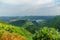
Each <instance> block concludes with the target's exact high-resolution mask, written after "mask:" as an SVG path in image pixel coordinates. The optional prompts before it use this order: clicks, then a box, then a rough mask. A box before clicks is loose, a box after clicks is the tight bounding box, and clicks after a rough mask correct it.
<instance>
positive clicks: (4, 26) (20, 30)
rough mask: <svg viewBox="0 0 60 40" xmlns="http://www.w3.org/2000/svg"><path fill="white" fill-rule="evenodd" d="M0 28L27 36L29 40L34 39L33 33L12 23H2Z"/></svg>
mask: <svg viewBox="0 0 60 40" xmlns="http://www.w3.org/2000/svg"><path fill="white" fill-rule="evenodd" d="M0 30H5V31H8V32H10V33H18V34H20V35H22V36H25V37H27V38H28V40H32V34H31V33H30V32H28V31H27V30H25V29H24V28H21V27H17V26H12V25H9V24H5V23H0Z"/></svg>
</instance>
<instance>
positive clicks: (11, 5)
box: [0, 0, 60, 16]
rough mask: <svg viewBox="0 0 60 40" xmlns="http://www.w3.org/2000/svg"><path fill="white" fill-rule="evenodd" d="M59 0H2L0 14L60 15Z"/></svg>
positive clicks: (0, 0)
mask: <svg viewBox="0 0 60 40" xmlns="http://www.w3.org/2000/svg"><path fill="white" fill-rule="evenodd" d="M59 10H60V1H59V0H0V16H28V15H39V16H43V15H44V16H48V15H60V11H59Z"/></svg>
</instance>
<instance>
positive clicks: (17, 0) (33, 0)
mask: <svg viewBox="0 0 60 40" xmlns="http://www.w3.org/2000/svg"><path fill="white" fill-rule="evenodd" d="M0 2H3V3H7V4H25V3H26V4H27V3H28V4H45V3H51V2H52V0H0Z"/></svg>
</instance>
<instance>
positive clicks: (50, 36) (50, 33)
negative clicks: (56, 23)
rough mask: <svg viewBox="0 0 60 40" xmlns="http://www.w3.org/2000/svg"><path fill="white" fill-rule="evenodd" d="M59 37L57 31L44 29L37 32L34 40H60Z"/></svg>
mask: <svg viewBox="0 0 60 40" xmlns="http://www.w3.org/2000/svg"><path fill="white" fill-rule="evenodd" d="M59 35H60V33H59V32H58V31H57V30H56V29H54V28H48V27H44V28H41V29H40V30H38V31H36V34H35V35H34V37H33V40H60V38H59V37H60V36H59Z"/></svg>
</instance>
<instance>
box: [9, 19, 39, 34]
mask: <svg viewBox="0 0 60 40" xmlns="http://www.w3.org/2000/svg"><path fill="white" fill-rule="evenodd" d="M9 24H11V25H15V26H20V27H23V28H25V29H26V30H28V31H30V32H31V33H35V30H36V29H38V28H39V25H38V23H37V22H36V21H30V20H17V21H12V22H10V23H9Z"/></svg>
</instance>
